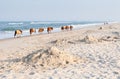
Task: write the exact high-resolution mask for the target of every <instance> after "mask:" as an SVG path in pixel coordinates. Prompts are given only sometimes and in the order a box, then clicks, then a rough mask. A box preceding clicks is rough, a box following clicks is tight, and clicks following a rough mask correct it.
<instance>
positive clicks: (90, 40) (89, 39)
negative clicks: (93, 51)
mask: <svg viewBox="0 0 120 79" xmlns="http://www.w3.org/2000/svg"><path fill="white" fill-rule="evenodd" d="M84 41H85V42H86V43H89V44H91V43H97V42H98V39H97V38H95V37H93V36H90V35H87V36H85V38H84Z"/></svg>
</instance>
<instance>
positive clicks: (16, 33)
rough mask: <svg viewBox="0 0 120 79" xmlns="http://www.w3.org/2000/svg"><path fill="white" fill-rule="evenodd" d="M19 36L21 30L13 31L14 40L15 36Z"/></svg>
mask: <svg viewBox="0 0 120 79" xmlns="http://www.w3.org/2000/svg"><path fill="white" fill-rule="evenodd" d="M21 34H22V30H15V33H14V38H15V36H16V35H21Z"/></svg>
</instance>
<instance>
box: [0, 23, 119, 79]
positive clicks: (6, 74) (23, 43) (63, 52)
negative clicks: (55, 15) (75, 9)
mask: <svg viewBox="0 0 120 79" xmlns="http://www.w3.org/2000/svg"><path fill="white" fill-rule="evenodd" d="M119 26H120V23H113V24H108V25H98V26H93V27H85V28H81V29H77V30H72V31H64V32H56V33H51V34H40V35H32V36H25V37H21V38H15V39H14V38H10V39H4V40H0V68H1V69H0V78H1V79H9V78H11V79H30V78H33V79H36V78H38V79H50V78H56V79H66V78H72V79H74V78H75V79H79V78H81V79H88V78H89V79H97V78H101V79H111V78H112V79H116V78H119V75H120V71H119V69H120V27H119Z"/></svg>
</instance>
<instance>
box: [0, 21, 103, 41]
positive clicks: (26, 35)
mask: <svg viewBox="0 0 120 79" xmlns="http://www.w3.org/2000/svg"><path fill="white" fill-rule="evenodd" d="M101 25H103V24H102V23H100V24H95V25H93V24H88V25H78V26H79V28H78V27H77V28H74V26H73V30H72V31H74V30H80V29H85V28H93V27H99V26H101ZM58 29H59V30H58ZM53 31H54V32H53ZM53 31H52V32H51V34H53V33H59V32H63V31H62V30H61V29H60V27H59V28H57V30H53ZM69 31H70V30H69ZM64 32H66V30H65V31H64ZM46 34H48V33H47V31H46V29H45V31H44V32H43V33H38V32H37V33H34V34H33V35H31V36H38V35H46ZM23 37H30V35H29V31H28V32H26V33H25V35H24V36H23V35H22V36H21V37H18V38H23ZM10 39H16V38H14V34H13V37H9V38H1V39H0V41H3V40H10Z"/></svg>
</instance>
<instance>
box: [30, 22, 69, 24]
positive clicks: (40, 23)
mask: <svg viewBox="0 0 120 79" xmlns="http://www.w3.org/2000/svg"><path fill="white" fill-rule="evenodd" d="M62 23H71V22H31V23H30V24H62Z"/></svg>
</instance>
